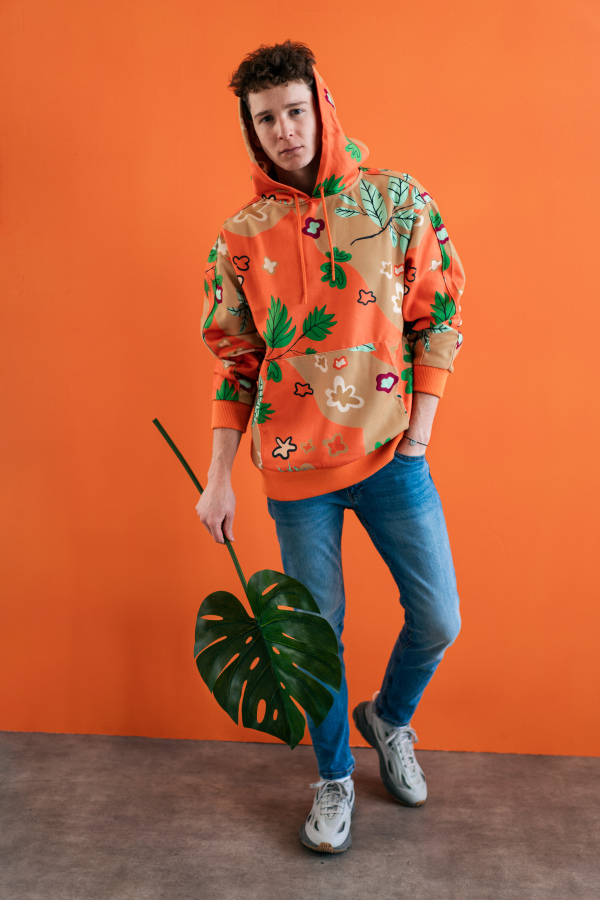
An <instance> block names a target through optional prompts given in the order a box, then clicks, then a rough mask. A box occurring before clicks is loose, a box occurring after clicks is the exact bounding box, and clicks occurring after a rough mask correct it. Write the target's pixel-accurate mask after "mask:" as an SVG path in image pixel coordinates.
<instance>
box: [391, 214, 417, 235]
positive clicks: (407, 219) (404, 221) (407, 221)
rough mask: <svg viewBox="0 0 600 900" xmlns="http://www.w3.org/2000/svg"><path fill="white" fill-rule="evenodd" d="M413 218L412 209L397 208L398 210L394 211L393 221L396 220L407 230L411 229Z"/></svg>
mask: <svg viewBox="0 0 600 900" xmlns="http://www.w3.org/2000/svg"><path fill="white" fill-rule="evenodd" d="M415 218H416V217H415V214H414V212H413V211H412V209H399V210H398V212H396V213H394V222H398V223H399V224H400V226H401V227H402V228H406V230H407V231H410V230H411V228H412V226H413V222H414V221H415Z"/></svg>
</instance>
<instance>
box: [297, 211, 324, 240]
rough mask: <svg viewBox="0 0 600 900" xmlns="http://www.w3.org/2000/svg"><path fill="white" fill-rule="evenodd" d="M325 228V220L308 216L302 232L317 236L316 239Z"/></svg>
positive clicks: (309, 235) (313, 236)
mask: <svg viewBox="0 0 600 900" xmlns="http://www.w3.org/2000/svg"><path fill="white" fill-rule="evenodd" d="M324 228H325V222H324V221H323V219H313V217H312V216H308V218H307V219H305V220H304V228H303V229H302V234H306V235H307V236H308V237H311V238H315V240H316V239H317V238H318V237H319V235H320V234H321V232H322V231H323V229H324Z"/></svg>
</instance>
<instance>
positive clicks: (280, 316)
mask: <svg viewBox="0 0 600 900" xmlns="http://www.w3.org/2000/svg"><path fill="white" fill-rule="evenodd" d="M295 334H296V326H295V325H294V326H293V327H292V317H291V316H290V318H289V319H288V314H287V309H286V307H285V305H282V303H281V300H280V299H279V297H278V298H277V300H276V299H275V297H271V308H270V309H269V316H268V318H267V330H266V331H263V337H264V339H265V341H266V343H267V346H268V347H285V346H286V345H287V344H289V343H290V341H291V340H292V339H293V337H294V335H295Z"/></svg>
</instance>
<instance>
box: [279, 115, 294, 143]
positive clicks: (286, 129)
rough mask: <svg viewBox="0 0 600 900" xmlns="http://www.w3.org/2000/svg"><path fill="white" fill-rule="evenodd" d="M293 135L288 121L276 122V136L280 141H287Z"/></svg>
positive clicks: (280, 120)
mask: <svg viewBox="0 0 600 900" xmlns="http://www.w3.org/2000/svg"><path fill="white" fill-rule="evenodd" d="M293 133H294V129H293V128H292V123H291V122H290V121H289V119H279V120H278V122H277V135H278V137H279V139H280V140H282V141H285V140H287V139H288V138H289V137H290V136H291V135H292V134H293Z"/></svg>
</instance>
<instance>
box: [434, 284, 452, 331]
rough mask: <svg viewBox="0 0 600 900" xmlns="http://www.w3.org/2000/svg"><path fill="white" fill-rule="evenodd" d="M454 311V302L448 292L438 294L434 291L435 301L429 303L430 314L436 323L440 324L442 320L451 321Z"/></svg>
mask: <svg viewBox="0 0 600 900" xmlns="http://www.w3.org/2000/svg"><path fill="white" fill-rule="evenodd" d="M455 313H456V303H455V302H454V300H453V299H452V297H449V296H448V294H446V293H444V294H440V292H439V291H436V292H435V303H432V304H431V314H432V316H433V319H434V321H435V322H436V324H438V325H441V323H442V322H446V321H448V322H451V321H452V316H453V315H454V314H455Z"/></svg>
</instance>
